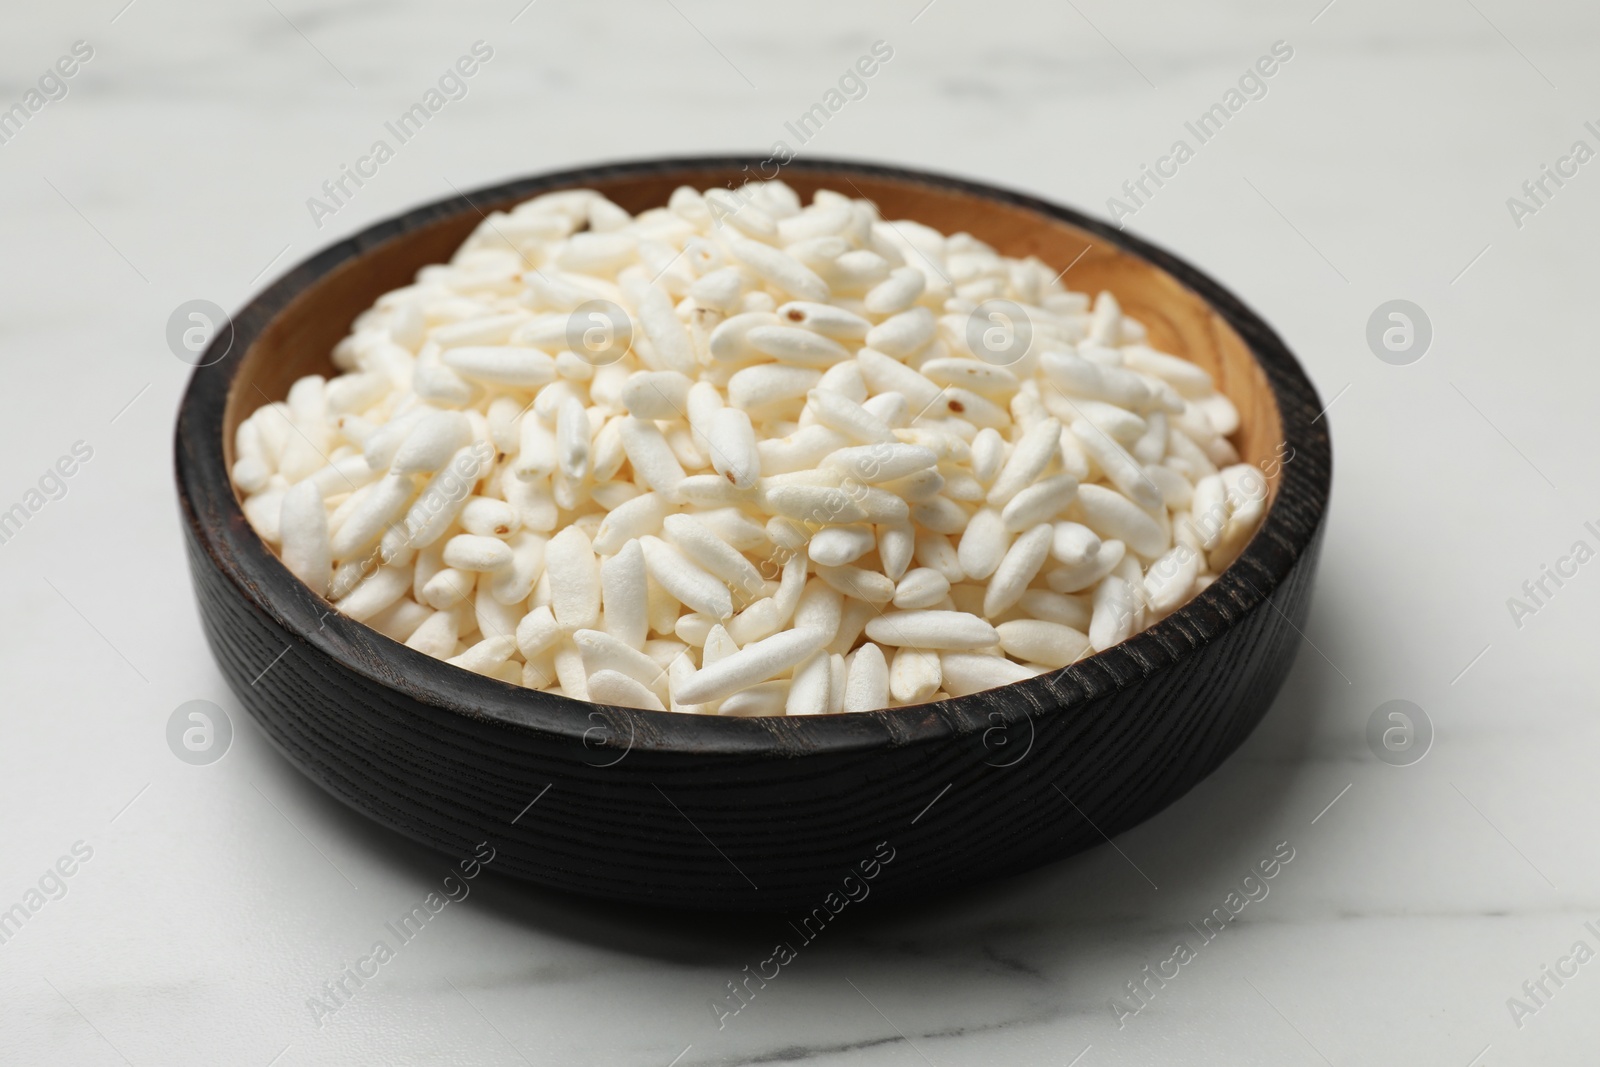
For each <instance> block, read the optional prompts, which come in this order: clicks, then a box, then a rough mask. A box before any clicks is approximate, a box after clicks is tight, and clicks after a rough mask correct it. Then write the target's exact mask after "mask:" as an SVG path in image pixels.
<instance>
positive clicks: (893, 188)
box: [223, 164, 1284, 504]
mask: <svg viewBox="0 0 1600 1067" xmlns="http://www.w3.org/2000/svg"><path fill="white" fill-rule="evenodd" d="M747 176H748V175H747V173H746V172H745V171H742V170H740V169H739V168H737V167H734V166H732V165H726V166H705V165H695V164H685V165H683V166H682V167H680V168H673V167H670V166H669V167H662V168H658V169H654V170H652V171H651V172H649V173H637V172H624V173H620V174H617V175H615V176H605V177H601V178H599V179H598V180H593V179H592V180H589V181H586V182H583V183H582V184H584V185H587V186H588V187H590V188H594V189H597V190H599V191H600V192H602V193H604V194H605V195H606V196H608V197H609V198H611V199H612V200H613V201H615V202H616V203H617V204H619V205H621V206H622V207H624V208H626V209H628V210H629V211H632V212H635V213H637V212H640V211H643V210H645V209H647V208H651V207H658V206H661V205H664V204H665V203H666V202H667V197H668V196H669V195H670V194H671V193H672V190H673V189H675V188H676V187H678V186H680V185H691V186H694V187H695V188H697V189H706V188H710V187H713V186H718V185H721V186H730V185H737V184H739V183H740V182H742V181H743V180H744V179H745V178H746V177H747ZM782 179H783V180H784V181H785V182H787V183H788V184H789V185H790V186H792V187H793V188H794V190H795V191H796V192H797V193H799V194H800V196H801V198H802V199H804V200H806V201H809V200H810V198H811V195H812V193H813V192H815V191H816V190H817V189H822V188H825V189H832V190H835V191H838V192H842V193H845V194H847V195H853V196H862V197H866V198H868V199H871V200H873V201H874V202H876V203H877V205H878V207H879V209H880V210H881V212H882V213H883V217H884V218H886V219H891V220H894V219H913V220H915V221H917V222H921V223H923V224H925V225H927V226H932V227H934V228H935V229H938V230H940V231H942V232H944V233H947V234H953V233H957V232H961V231H965V232H967V233H970V234H972V235H973V236H975V237H977V238H979V239H980V240H982V241H984V242H986V243H988V244H989V245H991V246H993V247H994V248H995V249H996V250H997V251H999V252H1000V253H1002V254H1004V255H1008V256H1018V257H1021V256H1030V255H1032V256H1037V257H1039V259H1041V260H1042V261H1044V262H1045V263H1046V264H1048V265H1050V266H1051V267H1053V268H1054V269H1056V270H1064V271H1066V273H1065V275H1064V276H1063V282H1064V283H1065V284H1066V285H1067V286H1068V287H1069V288H1071V289H1074V290H1078V291H1082V292H1087V293H1090V294H1091V295H1092V294H1094V293H1097V292H1099V291H1100V290H1102V289H1109V290H1110V291H1111V292H1113V293H1114V294H1115V295H1116V297H1117V299H1118V301H1119V302H1120V303H1121V304H1122V307H1123V309H1124V311H1125V312H1126V313H1127V314H1129V315H1131V316H1132V317H1134V318H1136V319H1138V320H1139V321H1140V322H1141V323H1143V324H1144V326H1145V327H1146V329H1147V330H1148V332H1149V343H1150V344H1151V345H1152V346H1153V347H1155V348H1158V349H1160V350H1162V351H1165V352H1170V353H1173V354H1175V355H1180V356H1183V357H1185V358H1187V359H1190V360H1192V361H1193V362H1195V363H1197V364H1199V365H1200V366H1201V367H1203V368H1205V369H1206V370H1207V371H1208V372H1210V374H1211V375H1212V377H1213V378H1214V379H1215V380H1216V383H1217V386H1218V388H1219V389H1220V390H1221V391H1222V392H1223V393H1224V394H1226V395H1227V397H1228V398H1229V399H1230V400H1232V401H1233V403H1234V405H1235V406H1236V407H1237V408H1238V410H1239V418H1240V424H1241V425H1240V429H1239V431H1238V433H1237V434H1235V435H1234V438H1233V440H1234V443H1235V445H1236V446H1237V447H1238V450H1239V454H1240V456H1241V458H1242V459H1243V461H1244V462H1246V463H1251V464H1253V465H1255V466H1257V467H1258V468H1261V469H1263V470H1270V471H1271V472H1272V473H1271V475H1270V477H1269V478H1268V482H1269V492H1270V493H1271V494H1273V495H1275V494H1276V493H1277V491H1278V483H1279V479H1280V473H1279V465H1278V464H1276V463H1270V462H1269V461H1270V460H1271V459H1272V458H1273V455H1274V450H1275V449H1276V448H1277V447H1278V445H1279V443H1280V442H1281V441H1282V440H1283V438H1284V435H1283V425H1282V418H1281V416H1280V413H1279V410H1278V405H1277V401H1276V399H1275V398H1274V396H1273V392H1272V389H1271V387H1270V386H1269V384H1268V381H1267V378H1266V375H1265V373H1264V372H1263V370H1262V368H1261V366H1260V365H1259V364H1258V363H1257V361H1256V359H1255V357H1254V355H1253V354H1252V353H1251V351H1250V348H1249V346H1248V345H1247V344H1246V343H1245V342H1244V340H1243V339H1242V338H1241V337H1240V336H1239V334H1238V333H1237V332H1235V330H1234V329H1233V327H1232V326H1231V325H1230V324H1229V323H1228V322H1227V321H1226V320H1225V319H1224V318H1223V317H1222V316H1221V315H1220V314H1218V313H1217V311H1216V310H1214V309H1213V308H1212V307H1211V306H1210V305H1209V304H1208V303H1207V302H1206V301H1205V300H1204V299H1203V298H1201V297H1200V296H1199V295H1198V294H1197V293H1195V292H1193V291H1192V290H1190V289H1189V288H1187V287H1186V286H1184V285H1183V284H1182V283H1181V282H1179V281H1178V280H1177V279H1176V278H1174V277H1173V276H1172V275H1170V274H1168V273H1167V272H1166V271H1165V270H1163V269H1161V268H1160V267H1158V266H1156V265H1155V264H1153V263H1151V262H1149V261H1147V260H1145V259H1142V258H1140V257H1138V256H1136V255H1134V254H1132V253H1130V252H1128V251H1125V250H1124V249H1122V248H1120V247H1118V246H1117V245H1115V244H1113V243H1112V242H1111V241H1109V240H1107V239H1106V238H1103V237H1101V236H1099V235H1097V234H1094V233H1091V232H1089V231H1087V230H1084V229H1080V228H1079V227H1077V226H1073V225H1072V224H1070V223H1067V222H1064V221H1062V220H1060V219H1056V218H1052V217H1050V216H1048V215H1045V214H1043V213H1041V212H1038V211H1035V210H1032V209H1030V208H1028V207H1026V206H1024V205H1022V204H1017V203H1009V202H1006V201H1003V200H997V199H993V198H990V197H987V196H984V195H981V194H980V193H977V192H973V191H969V190H966V189H962V188H959V187H955V186H946V185H936V184H932V183H925V182H919V181H916V180H912V179H906V178H898V177H893V176H885V175H879V174H870V173H863V172H859V171H855V170H851V169H844V168H839V169H836V170H830V169H829V168H827V167H816V166H813V167H807V168H801V167H791V168H786V169H785V170H784V172H783V174H782ZM541 191H544V190H541ZM523 199H526V196H518V195H513V196H509V197H505V198H503V199H498V200H496V199H480V198H477V197H474V198H473V205H474V206H472V207H462V208H460V209H459V210H455V211H444V212H442V213H440V214H439V215H438V217H436V218H434V219H432V220H431V221H427V222H424V223H422V224H420V225H416V226H414V227H412V228H409V229H406V230H405V231H404V232H401V233H398V234H396V235H394V236H392V237H390V238H388V239H387V240H383V241H381V242H379V243H376V244H374V245H372V246H371V247H369V248H367V249H365V250H363V252H362V253H361V254H359V255H357V256H354V257H352V258H349V259H346V260H344V261H343V262H341V263H340V264H338V265H337V266H336V267H334V268H333V269H332V270H331V271H328V272H327V273H326V274H325V275H324V276H323V277H322V278H320V279H319V280H318V281H316V282H315V283H314V284H312V285H310V286H309V287H307V288H306V289H305V290H304V291H302V292H301V293H300V294H298V295H297V296H296V297H295V298H294V299H293V300H292V301H291V302H290V303H289V304H288V306H287V307H285V308H284V309H283V310H282V311H281V312H280V313H279V314H277V315H276V316H275V317H273V319H272V320H271V321H270V322H269V323H267V324H266V325H265V327H264V328H263V329H262V330H261V332H260V335H259V337H258V338H257V339H256V340H255V341H254V343H252V344H251V345H250V346H249V348H248V349H247V350H246V351H245V352H244V354H243V356H242V358H241V359H240V363H239V366H238V368H237V372H236V374H235V375H234V377H233V382H232V386H231V388H230V390H229V393H228V399H227V404H226V407H225V410H224V415H223V434H224V438H223V449H224V455H225V456H226V457H227V462H228V465H229V466H230V467H231V466H232V463H233V441H234V432H235V430H236V429H237V428H238V425H239V423H240V421H242V420H243V419H244V418H246V417H248V416H249V414H250V413H251V412H252V411H254V410H255V409H256V408H258V407H260V406H261V405H263V404H265V403H267V402H269V401H272V400H281V399H283V398H284V397H285V396H287V395H288V391H289V386H290V385H292V384H293V383H294V382H295V380H296V379H298V378H300V377H302V376H304V375H307V374H325V375H331V374H335V373H337V371H336V370H335V369H334V367H333V364H332V362H331V359H330V356H331V353H332V350H333V346H334V345H335V344H337V343H338V342H339V341H340V340H341V339H342V338H343V337H344V336H345V335H346V334H347V333H348V332H349V329H350V325H351V323H352V321H353V320H354V319H355V317H356V316H357V315H358V314H360V313H361V312H362V311H364V310H366V309H367V308H368V307H370V306H371V305H372V303H373V301H374V300H376V299H377V298H378V297H379V296H381V295H382V294H383V293H385V292H388V291H389V290H391V289H395V288H398V287H400V286H403V285H408V284H410V283H411V282H412V281H413V280H414V279H415V275H416V272H417V271H418V269H420V268H422V267H424V266H427V265H428V264H431V263H442V262H445V261H447V260H448V259H449V258H450V256H451V255H452V254H453V253H454V252H455V250H456V248H457V247H458V246H459V245H460V244H461V242H462V241H464V240H465V239H466V237H467V235H468V234H469V233H471V232H472V230H473V228H474V227H476V226H477V225H478V224H479V223H480V222H481V221H482V220H483V217H484V216H485V215H486V214H488V213H489V212H491V211H494V210H503V209H509V208H510V207H512V206H514V205H515V204H516V203H518V202H519V201H521V200H523ZM1270 503H1271V500H1270V499H1269V504H1270Z"/></svg>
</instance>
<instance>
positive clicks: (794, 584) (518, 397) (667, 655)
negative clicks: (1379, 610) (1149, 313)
mask: <svg viewBox="0 0 1600 1067" xmlns="http://www.w3.org/2000/svg"><path fill="white" fill-rule="evenodd" d="M1144 340H1145V331H1144V329H1143V327H1142V326H1141V325H1140V324H1139V323H1138V322H1136V321H1134V320H1133V319H1131V318H1127V317H1125V316H1124V315H1123V314H1122V312H1121V309H1120V308H1119V306H1118V304H1117V301H1116V300H1115V298H1114V297H1112V295H1111V294H1109V293H1101V294H1100V295H1099V296H1098V297H1097V298H1096V299H1095V300H1094V301H1093V304H1092V306H1091V302H1090V300H1089V299H1088V298H1087V297H1086V296H1084V295H1082V294H1079V293H1073V292H1069V291H1067V290H1065V289H1064V288H1062V286H1061V285H1060V284H1059V276H1058V275H1057V273H1056V270H1054V269H1052V268H1051V267H1050V266H1048V265H1046V264H1044V263H1042V262H1040V261H1038V260H1037V259H1027V260H1017V259H1010V258H1007V257H1004V256H1001V255H999V254H997V253H996V252H995V251H994V249H992V248H990V247H989V246H987V245H985V244H984V243H983V242H981V241H979V240H977V239H976V238H974V237H972V236H970V235H968V234H965V233H958V234H955V235H953V236H948V237H947V236H945V235H943V234H941V233H939V232H937V231H936V230H933V229H930V228H929V227H927V226H924V225H921V224H919V223H916V222H911V221H895V222H891V221H887V220H884V219H882V218H880V216H879V214H878V210H877V208H876V207H875V205H873V204H872V203H871V202H869V201H867V200H861V199H851V198H849V197H846V196H843V195H840V194H838V193H832V192H827V191H819V192H817V194H816V196H815V198H814V199H813V201H812V203H811V204H810V205H809V206H802V204H801V202H800V199H799V197H798V196H796V194H795V193H794V191H793V190H791V189H790V188H789V187H788V186H787V185H785V184H783V183H782V182H765V183H751V184H748V185H745V186H744V187H742V188H739V189H720V188H719V189H712V190H709V191H707V192H705V193H701V192H697V191H695V190H694V189H691V188H688V187H684V188H680V189H678V190H677V191H676V192H674V193H673V194H672V197H671V199H670V200H669V202H668V204H667V206H665V207H659V208H653V209H650V210H647V211H645V212H643V213H642V214H640V215H637V216H633V215H630V214H628V212H627V211H625V210H623V209H622V208H621V207H619V206H617V205H616V204H615V203H612V202H611V201H610V200H608V199H606V198H605V197H603V196H601V195H600V194H598V193H596V192H592V191H589V190H571V191H563V192H557V193H551V194H547V195H544V196H540V197H537V198H535V199H532V200H529V201H528V202H526V203H523V204H521V205H519V206H518V207H516V208H515V209H514V210H512V211H510V212H509V213H495V214H493V215H491V216H489V217H487V218H486V219H485V220H484V222H483V223H482V225H480V226H479V227H478V228H477V231H476V232H475V233H474V234H473V235H472V236H471V237H470V238H469V239H468V240H467V242H466V244H465V245H463V246H462V248H461V249H460V251H459V252H457V253H456V255H455V257H454V259H453V261H452V262H451V263H450V264H448V265H439V266H430V267H425V268H423V269H422V270H421V271H419V272H418V275H417V280H416V283H415V284H413V285H410V286H407V287H405V288H402V289H396V290H394V291H393V292H390V293H386V294H384V295H383V296H382V297H380V298H379V299H378V301H377V303H376V304H375V305H374V306H373V307H372V308H371V309H370V310H368V311H366V312H364V313H363V314H362V315H361V316H360V317H359V318H357V320H356V321H355V324H354V327H353V329H352V331H351V333H350V335H349V336H348V337H347V338H345V339H344V340H343V341H342V342H340V343H339V345H338V346H337V348H336V349H335V350H334V353H333V360H334V363H335V365H336V366H337V367H338V368H339V369H340V370H341V371H342V372H343V373H341V374H340V375H338V376H337V377H334V378H331V379H324V378H322V377H320V376H312V377H306V378H302V379H300V380H299V381H298V382H296V383H295V384H294V386H293V388H291V389H290V391H289V395H288V398H287V400H285V401H281V402H276V403H271V404H268V405H265V406H264V407H262V408H260V409H259V410H257V411H256V412H255V413H254V414H252V415H251V416H250V417H249V418H248V419H247V420H245V421H244V422H243V423H242V424H241V425H240V427H239V429H238V435H237V438H236V441H235V449H234V454H235V462H234V465H233V469H232V475H233V480H234V484H235V485H236V486H237V488H238V490H239V492H240V494H241V495H242V497H243V500H244V510H245V514H246V515H247V516H248V518H249V521H250V523H251V524H252V525H253V526H254V527H255V529H256V531H257V532H258V533H259V534H260V535H261V536H262V538H264V539H265V540H266V541H267V542H269V543H271V544H273V545H275V546H277V547H278V549H279V553H280V555H281V557H282V559H283V562H284V563H285V564H286V565H287V566H288V568H289V569H290V570H291V571H293V572H294V573H295V574H296V575H297V576H299V577H300V578H301V579H302V580H303V581H305V582H306V583H307V584H308V585H309V586H311V588H313V589H314V590H316V591H317V592H318V593H320V594H323V595H324V596H326V597H327V598H328V599H329V600H331V601H332V602H333V604H334V605H335V606H336V607H337V608H338V609H339V610H340V611H342V612H343V613H344V614H346V615H348V616H350V617H351V618H354V619H357V620H360V621H363V622H365V623H366V624H368V625H369V626H371V627H373V628H374V629H376V630H378V631H380V632H381V633H384V634H386V635H388V636H389V637H391V638H393V639H395V640H397V641H403V642H405V644H407V645H409V646H410V647H411V648H414V649H418V650H420V651H422V652H425V653H427V654H429V655H431V656H435V657H439V658H441V659H446V660H448V661H449V662H450V663H453V664H455V665H457V666H460V667H463V668H466V669H467V670H470V671H475V672H477V673H479V674H483V675H488V676H491V677H494V678H499V679H502V680H504V681H507V682H511V683H513V684H520V685H524V686H528V687H531V688H535V689H542V690H545V691H547V692H552V693H559V694H563V695H565V696H569V697H575V698H578V699H581V700H591V701H595V702H598V703H603V704H614V705H627V706H631V707H636V708H647V709H653V710H668V709H670V710H671V711H675V712H699V713H706V714H721V715H785V714H787V715H815V714H823V713H831V712H853V711H871V710H874V709H878V708H886V707H895V706H899V705H904V704H914V703H920V702H924V701H929V700H938V699H943V698H945V697H949V696H963V695H966V694H970V693H974V692H978V691H980V690H984V689H990V688H992V687H995V686H999V685H1005V684H1007V683H1011V682H1017V681H1020V680H1022V679H1025V678H1030V677H1033V676H1034V675H1037V674H1040V673H1042V672H1045V671H1049V670H1052V669H1057V668H1061V667H1064V666H1066V665H1068V664H1070V663H1073V662H1074V661H1076V660H1078V659H1080V658H1082V657H1084V656H1086V655H1089V654H1091V653H1092V652H1095V651H1098V650H1101V649H1105V648H1108V647H1110V646H1111V645H1114V644H1116V643H1117V642H1119V641H1122V640H1123V639H1125V638H1126V637H1128V636H1129V635H1130V634H1132V633H1134V632H1136V631H1138V630H1141V629H1143V628H1144V627H1146V626H1148V625H1149V624H1150V623H1152V622H1153V621H1155V620H1157V619H1159V618H1161V617H1162V616H1164V615H1166V614H1168V613H1170V612H1171V611H1173V610H1174V609H1175V608H1177V607H1178V606H1179V605H1181V604H1183V603H1184V602H1185V601H1186V600H1188V599H1189V598H1190V597H1192V596H1194V595H1195V594H1196V593H1197V592H1198V591H1199V590H1201V589H1203V588H1204V587H1205V586H1206V584H1207V583H1208V582H1210V581H1211V580H1212V578H1213V577H1214V576H1215V575H1216V574H1217V573H1218V572H1219V571H1220V570H1221V569H1222V568H1223V567H1225V566H1226V565H1227V564H1228V563H1229V562H1230V561H1231V560H1232V559H1233V558H1234V557H1235V556H1237V555H1238V553H1239V551H1240V550H1241V549H1242V548H1243V546H1244V544H1245V542H1246V541H1247V540H1248V539H1249V538H1250V536H1251V535H1252V533H1253V532H1254V530H1255V528H1256V526H1257V525H1258V523H1259V521H1260V518H1261V516H1262V514H1263V511H1264V509H1265V501H1266V485H1265V481H1264V479H1263V478H1262V477H1261V474H1260V472H1259V471H1257V470H1256V469H1255V468H1254V467H1252V466H1250V465H1248V464H1242V463H1240V462H1239V457H1238V455H1237V453H1236V452H1235V450H1234V448H1233V446H1232V445H1231V444H1230V443H1229V441H1228V439H1227V437H1228V435H1229V434H1231V433H1233V432H1234V431H1235V430H1236V429H1237V428H1238V421H1239V420H1238V415H1237V413H1236V411H1235V409H1234V407H1233V405H1232V404H1231V403H1230V402H1229V401H1228V399H1227V398H1226V397H1225V396H1223V395H1222V394H1220V393H1218V392H1217V391H1216V389H1215V388H1214V386H1213V383H1212V380H1211V378H1210V376H1209V375H1208V374H1207V373H1206V372H1205V371H1204V370H1202V369H1201V368H1199V367H1198V366H1196V365H1195V364H1193V363H1190V362H1188V361H1186V360H1183V359H1180V358H1177V357H1174V356H1171V355H1166V354H1163V353H1161V352H1157V351H1155V350H1154V349H1152V348H1150V347H1148V346H1147V345H1146V344H1144V343H1143V342H1144Z"/></svg>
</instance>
